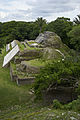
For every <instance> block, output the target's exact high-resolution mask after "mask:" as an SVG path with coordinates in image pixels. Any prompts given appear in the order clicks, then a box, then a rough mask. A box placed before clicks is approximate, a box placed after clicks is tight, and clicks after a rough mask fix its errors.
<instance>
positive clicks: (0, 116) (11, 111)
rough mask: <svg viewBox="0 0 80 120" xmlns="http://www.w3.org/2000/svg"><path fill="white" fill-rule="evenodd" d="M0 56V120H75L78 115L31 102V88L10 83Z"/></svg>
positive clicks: (7, 70) (32, 96) (6, 69)
mask: <svg viewBox="0 0 80 120" xmlns="http://www.w3.org/2000/svg"><path fill="white" fill-rule="evenodd" d="M2 61H3V57H2V56H1V55H0V120H34V119H36V120H71V118H70V117H75V118H77V120H79V118H80V114H78V113H76V112H71V111H62V110H55V109H53V108H52V107H51V106H46V107H45V106H43V105H42V104H41V103H40V102H39V103H35V102H34V101H33V99H34V95H33V94H31V93H30V88H31V86H27V85H26V86H17V85H16V83H13V82H11V79H10V75H9V68H2Z"/></svg>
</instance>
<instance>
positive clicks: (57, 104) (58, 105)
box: [53, 99, 62, 109]
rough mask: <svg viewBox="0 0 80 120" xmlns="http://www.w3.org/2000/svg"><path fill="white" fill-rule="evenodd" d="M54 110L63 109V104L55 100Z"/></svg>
mask: <svg viewBox="0 0 80 120" xmlns="http://www.w3.org/2000/svg"><path fill="white" fill-rule="evenodd" d="M53 108H56V109H61V108H62V105H61V103H60V102H59V101H58V100H57V99H55V100H53Z"/></svg>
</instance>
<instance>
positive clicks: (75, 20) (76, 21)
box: [73, 15, 80, 25]
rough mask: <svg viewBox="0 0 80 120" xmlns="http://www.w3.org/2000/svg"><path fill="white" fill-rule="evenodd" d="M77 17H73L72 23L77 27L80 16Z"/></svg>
mask: <svg viewBox="0 0 80 120" xmlns="http://www.w3.org/2000/svg"><path fill="white" fill-rule="evenodd" d="M77 16H78V18H76V17H75V19H74V21H73V22H74V23H75V24H77V25H78V24H80V15H77Z"/></svg>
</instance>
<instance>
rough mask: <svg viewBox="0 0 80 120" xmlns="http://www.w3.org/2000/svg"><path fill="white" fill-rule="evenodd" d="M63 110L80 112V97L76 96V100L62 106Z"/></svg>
mask: <svg viewBox="0 0 80 120" xmlns="http://www.w3.org/2000/svg"><path fill="white" fill-rule="evenodd" d="M64 109H67V110H75V111H80V96H78V99H77V100H73V101H72V102H70V103H69V104H67V105H64Z"/></svg>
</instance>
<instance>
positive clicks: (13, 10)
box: [0, 0, 80, 21]
mask: <svg viewBox="0 0 80 120" xmlns="http://www.w3.org/2000/svg"><path fill="white" fill-rule="evenodd" d="M79 11H80V0H69V1H67V0H3V1H2V0H0V21H10V20H23V21H30V20H35V19H37V17H44V18H46V19H47V20H48V21H51V20H54V19H56V18H57V17H62V16H64V17H69V18H71V19H73V18H74V17H76V15H78V14H80V13H79Z"/></svg>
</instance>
